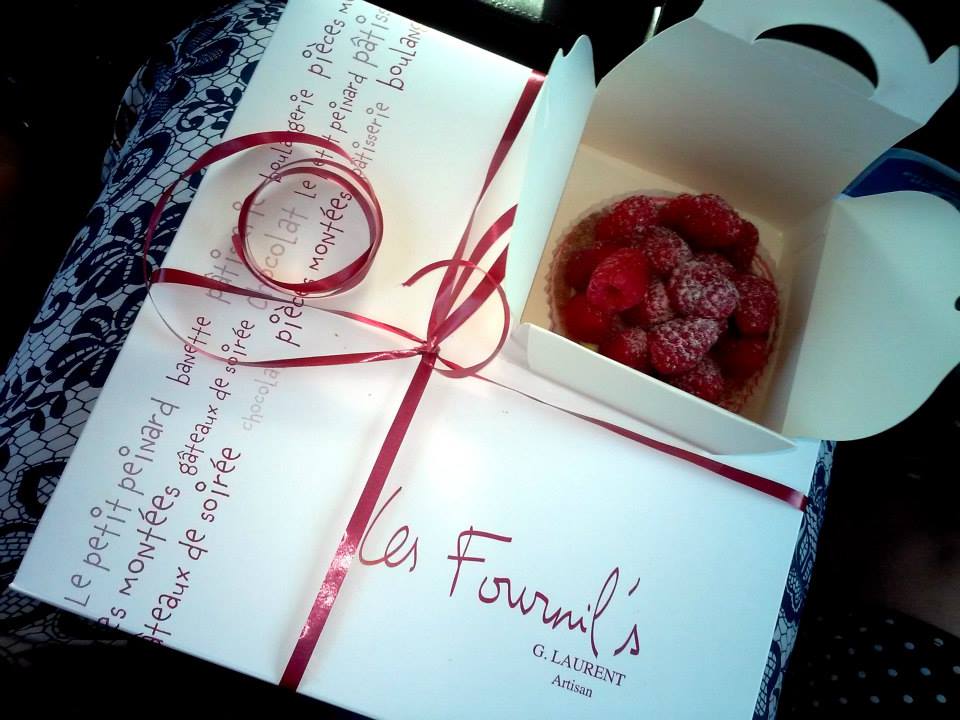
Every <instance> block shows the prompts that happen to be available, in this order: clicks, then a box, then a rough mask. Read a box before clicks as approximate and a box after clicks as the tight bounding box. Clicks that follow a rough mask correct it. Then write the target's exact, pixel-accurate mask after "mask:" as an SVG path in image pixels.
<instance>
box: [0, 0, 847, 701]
mask: <svg viewBox="0 0 960 720" xmlns="http://www.w3.org/2000/svg"><path fill="white" fill-rule="evenodd" d="M281 10H282V3H281V2H277V1H274V0H244V1H243V2H240V3H238V4H236V5H234V6H232V7H229V8H226V9H223V10H221V11H218V12H217V13H216V14H214V15H212V16H210V17H208V18H205V19H204V20H202V21H199V22H197V23H195V24H194V25H193V26H192V27H190V28H189V29H187V30H186V31H184V32H183V33H181V34H180V35H179V36H177V37H176V38H175V39H174V40H172V41H171V42H170V43H168V44H167V45H166V47H165V49H164V51H163V53H162V54H161V55H160V56H159V57H156V58H154V59H153V60H152V61H151V62H149V63H148V64H146V65H145V66H144V67H143V68H141V70H140V71H139V72H138V73H137V75H136V76H135V77H134V78H133V80H132V82H131V83H130V86H129V88H128V89H127V92H126V94H125V96H124V98H123V101H122V103H121V106H120V108H119V111H118V113H117V127H116V133H115V141H114V144H113V145H112V147H111V148H110V149H109V151H108V152H107V156H106V159H105V162H104V167H103V175H102V180H103V188H102V191H101V193H100V196H99V198H98V199H97V201H96V203H95V204H94V206H93V207H92V208H91V210H90V212H89V214H88V215H87V218H86V221H85V223H84V225H83V227H82V228H81V229H80V232H79V233H78V234H77V236H76V238H75V240H74V242H73V245H72V246H71V247H70V249H69V251H68V253H67V256H66V257H65V258H64V261H63V264H62V266H61V267H60V269H59V271H58V272H57V274H56V276H55V277H54V279H53V282H52V283H51V284H50V287H49V289H48V290H47V294H46V296H45V298H44V302H43V306H42V308H41V310H40V311H39V313H38V315H37V317H36V319H35V320H34V322H33V324H32V326H31V327H30V329H29V331H28V332H27V334H26V336H25V337H24V339H23V342H22V343H21V345H20V348H19V350H18V351H17V353H16V354H15V355H14V357H13V359H12V360H11V362H10V364H9V366H8V367H7V369H6V372H5V373H4V375H3V377H2V379H0V416H2V419H0V673H2V672H3V667H2V665H3V664H4V663H7V664H15V665H28V664H29V663H30V656H31V653H32V652H33V651H35V650H36V649H38V648H42V647H49V646H50V645H51V644H56V643H70V644H82V643H122V642H125V638H124V637H123V636H120V635H118V634H116V633H113V632H110V631H107V630H104V629H102V628H99V627H97V626H96V625H94V624H91V623H88V622H85V621H82V620H80V619H78V618H76V617H74V616H71V615H69V614H67V613H63V612H60V611H58V610H55V609H53V608H51V607H49V606H46V605H43V604H41V603H38V602H36V601H34V600H32V599H30V598H27V597H25V596H22V595H19V594H17V593H14V592H13V591H11V590H9V588H8V587H7V585H8V583H9V582H10V580H11V579H12V578H13V574H14V572H15V571H16V568H17V565H18V563H19V561H20V558H21V557H22V556H23V553H24V550H25V549H26V546H27V543H28V542H29V540H30V537H31V535H32V533H33V530H34V528H35V526H36V524H37V521H38V520H39V518H40V516H41V514H42V513H43V509H44V506H45V504H46V501H47V499H48V498H49V497H50V495H51V493H52V492H53V490H54V487H55V486H56V483H57V480H58V478H59V477H60V474H61V473H62V471H63V469H64V467H65V465H66V462H67V459H68V458H69V456H70V453H71V451H72V450H73V447H74V444H75V443H76V441H77V438H78V437H79V436H80V432H81V431H82V429H83V425H84V422H85V421H86V419H87V417H88V416H89V414H90V412H91V410H92V408H93V405H94V403H95V402H96V399H97V395H98V394H99V392H100V389H101V388H102V386H103V383H104V381H105V380H106V377H107V375H108V373H109V372H110V368H111V367H112V365H113V362H114V360H115V358H116V356H117V353H118V352H119V350H120V347H121V345H122V344H123V342H124V339H125V338H126V334H127V331H128V329H129V328H130V325H131V323H132V322H133V319H134V317H135V316H136V313H137V311H138V309H139V307H140V304H141V303H142V302H143V299H144V296H145V288H144V284H143V278H142V274H141V268H140V259H139V253H140V250H141V248H142V238H143V231H144V227H145V225H146V222H147V220H148V218H149V217H150V214H151V212H152V211H153V208H154V204H155V203H156V201H157V199H158V198H159V196H160V193H161V191H162V190H163V188H164V187H166V186H167V185H168V184H169V183H170V182H172V181H173V180H174V179H175V178H176V177H177V175H178V174H179V173H180V172H182V171H183V170H184V169H186V167H187V166H188V165H189V164H190V163H191V162H192V160H194V159H195V158H196V157H197V156H199V155H200V153H201V152H202V151H203V150H204V149H206V148H208V147H210V146H211V145H213V144H215V143H216V142H217V141H218V140H219V139H220V137H221V135H222V134H223V131H224V129H225V128H226V127H227V124H228V123H229V121H230V118H231V116H232V114H233V111H234V109H235V108H236V106H237V103H238V102H239V101H240V98H241V97H242V95H243V92H244V89H245V88H246V86H247V83H248V82H249V80H250V78H251V76H252V75H253V72H254V69H255V67H256V64H257V61H258V60H259V58H260V56H261V55H262V53H263V51H264V49H265V48H266V45H267V43H268V41H269V40H270V37H271V35H272V31H273V27H274V25H275V23H276V22H277V20H278V18H279V16H280V12H281ZM197 182H199V176H194V177H193V178H191V184H192V186H193V187H195V186H196V183H197ZM177 199H179V201H176V200H177ZM188 204H189V192H188V193H186V195H185V196H183V197H181V196H179V195H178V196H177V197H176V198H175V202H173V203H172V204H171V205H170V206H169V208H168V210H167V211H166V212H165V214H164V217H163V221H162V223H161V225H160V227H159V229H158V232H157V234H156V236H155V242H154V245H153V247H152V248H151V250H150V253H151V260H152V261H154V262H155V263H157V264H159V262H160V261H161V260H162V259H163V255H164V253H165V252H166V250H167V248H168V247H169V244H170V242H171V241H172V239H173V236H174V234H175V232H176V229H177V227H178V225H179V223H180V220H181V219H182V217H183V214H184V212H185V211H186V208H187V205H188ZM832 451H833V448H832V446H831V445H828V444H824V446H823V447H822V451H821V457H820V461H819V462H818V464H817V472H816V477H815V478H814V488H813V491H812V494H811V501H812V502H811V503H810V505H809V507H808V510H807V513H806V517H805V519H804V523H803V529H802V531H801V535H800V540H799V542H798V545H797V550H796V557H795V559H794V563H793V567H792V568H791V571H790V577H789V582H788V585H787V588H786V591H785V594H784V602H783V607H782V609H781V612H780V617H779V620H778V622H777V623H776V627H775V628H774V627H773V624H772V620H773V619H772V618H771V630H772V631H773V632H774V637H773V643H772V646H771V652H770V658H769V660H768V663H767V668H766V673H765V675H764V682H763V687H762V688H760V698H759V701H758V705H757V712H756V715H755V718H757V719H759V718H772V717H773V716H774V714H775V711H776V705H777V698H778V697H779V692H780V686H781V683H782V679H783V671H784V668H785V665H786V660H787V657H788V656H789V654H790V650H791V649H792V646H793V640H794V638H795V636H796V632H797V624H798V621H799V615H800V610H801V608H802V605H803V600H804V597H805V595H806V589H807V586H808V584H809V581H810V574H811V571H812V567H813V558H814V554H815V550H816V542H817V536H818V533H819V530H820V523H821V520H822V517H823V508H824V501H825V493H826V485H827V482H828V480H829V475H830V461H831V457H832Z"/></svg>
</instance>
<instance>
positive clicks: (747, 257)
mask: <svg viewBox="0 0 960 720" xmlns="http://www.w3.org/2000/svg"><path fill="white" fill-rule="evenodd" d="M759 244H760V234H759V233H758V232H757V226H756V225H754V224H753V223H752V222H748V221H747V220H744V221H743V226H742V227H741V228H740V237H739V238H738V239H737V242H735V243H734V244H733V245H731V246H729V247H726V248H724V249H723V251H724V252H725V253H726V255H727V257H728V258H730V262H732V263H733V265H734V267H735V268H737V270H739V271H740V272H747V271H748V270H749V269H750V265H751V264H752V263H753V256H754V255H756V254H757V245H759Z"/></svg>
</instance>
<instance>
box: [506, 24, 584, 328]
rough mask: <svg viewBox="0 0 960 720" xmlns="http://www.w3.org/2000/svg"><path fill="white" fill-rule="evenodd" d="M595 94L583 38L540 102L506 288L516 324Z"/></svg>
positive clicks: (562, 60)
mask: <svg viewBox="0 0 960 720" xmlns="http://www.w3.org/2000/svg"><path fill="white" fill-rule="evenodd" d="M595 91H596V87H595V85H594V76H593V51H592V48H591V45H590V40H589V38H587V37H586V36H581V37H580V39H579V40H577V42H576V43H574V45H573V47H572V48H571V49H570V52H568V53H567V54H566V55H564V54H563V53H562V52H558V53H557V56H556V58H555V59H554V61H553V63H552V64H551V66H550V71H549V73H548V74H547V79H546V81H545V83H544V86H543V88H542V89H541V91H540V97H539V99H538V102H537V109H536V116H535V117H534V119H533V127H532V133H531V137H530V141H529V142H530V144H529V149H528V150H527V153H528V154H527V167H526V172H525V175H524V181H523V185H522V188H521V190H520V199H519V202H518V204H517V217H516V221H515V223H514V228H513V233H512V237H514V238H517V241H516V242H511V243H510V253H509V257H508V261H507V267H508V268H509V272H507V275H506V278H505V279H504V282H503V289H504V291H505V292H506V294H507V298H508V300H509V302H510V309H511V311H512V313H513V317H514V318H519V317H520V316H521V315H522V314H523V307H524V305H525V304H526V301H527V297H528V296H529V294H530V287H531V285H532V284H533V278H534V276H535V275H536V273H537V266H538V265H539V264H540V256H541V254H542V253H543V248H544V245H545V244H546V241H547V236H548V235H549V233H550V226H551V225H552V223H553V218H554V216H555V215H556V213H557V206H558V205H559V204H560V198H561V197H562V196H563V188H564V186H565V185H566V182H567V177H568V176H569V174H570V168H571V167H572V166H573V159H574V157H575V156H576V153H577V148H578V147H579V145H580V137H581V136H582V134H583V127H584V125H586V123H587V117H588V115H589V114H590V106H591V104H592V102H593V96H594V93H595Z"/></svg>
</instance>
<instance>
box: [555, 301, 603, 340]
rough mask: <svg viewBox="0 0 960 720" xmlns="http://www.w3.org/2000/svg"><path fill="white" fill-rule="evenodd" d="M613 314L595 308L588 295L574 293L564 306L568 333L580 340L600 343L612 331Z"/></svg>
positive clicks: (565, 324) (564, 321)
mask: <svg viewBox="0 0 960 720" xmlns="http://www.w3.org/2000/svg"><path fill="white" fill-rule="evenodd" d="M612 323H613V316H612V315H610V314H609V313H605V312H602V311H601V310H599V309H597V308H595V307H594V306H593V305H591V304H590V302H589V301H588V300H587V296H586V295H574V296H573V297H572V298H570V300H569V301H568V302H567V304H566V305H564V307H563V324H564V326H565V327H566V329H567V334H568V335H569V336H570V337H571V338H572V339H573V340H577V341H579V342H589V343H598V342H600V341H601V340H603V339H604V338H605V337H606V336H607V334H608V333H609V332H610V326H611V324H612Z"/></svg>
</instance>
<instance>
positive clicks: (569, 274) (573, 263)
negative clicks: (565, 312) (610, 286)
mask: <svg viewBox="0 0 960 720" xmlns="http://www.w3.org/2000/svg"><path fill="white" fill-rule="evenodd" d="M614 250H616V248H615V247H590V248H583V249H582V250H575V251H573V252H572V253H570V255H569V256H568V257H567V263H566V266H565V268H564V272H563V279H564V280H566V282H567V285H569V286H570V287H572V288H573V289H574V290H576V291H577V292H583V291H584V290H586V289H587V283H589V282H590V276H591V275H592V274H593V271H594V270H595V269H596V268H597V265H599V264H600V262H601V261H602V260H603V259H604V258H606V257H607V256H608V255H610V253H612V252H613V251H614Z"/></svg>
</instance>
